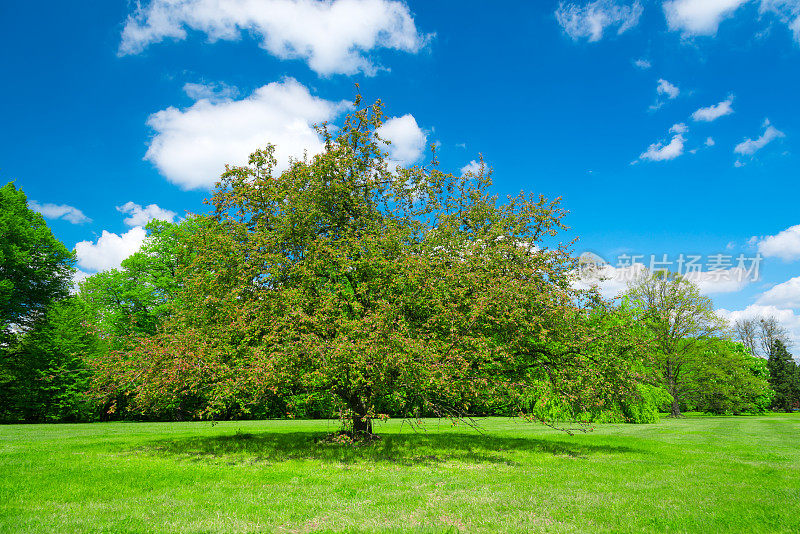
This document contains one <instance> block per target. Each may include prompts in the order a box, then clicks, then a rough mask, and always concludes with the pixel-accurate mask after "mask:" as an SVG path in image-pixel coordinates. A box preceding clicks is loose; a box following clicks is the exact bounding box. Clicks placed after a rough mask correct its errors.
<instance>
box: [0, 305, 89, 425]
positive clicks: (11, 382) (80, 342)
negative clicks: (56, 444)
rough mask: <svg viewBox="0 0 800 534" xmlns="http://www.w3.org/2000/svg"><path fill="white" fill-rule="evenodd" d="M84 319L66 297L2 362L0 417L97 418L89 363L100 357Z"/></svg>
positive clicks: (81, 310) (34, 419)
mask: <svg viewBox="0 0 800 534" xmlns="http://www.w3.org/2000/svg"><path fill="white" fill-rule="evenodd" d="M87 318H88V315H87V310H86V307H85V305H84V304H83V303H82V302H81V301H80V299H78V298H77V297H68V298H64V299H61V300H59V301H57V302H55V303H53V304H52V305H51V306H50V307H49V308H48V310H47V312H46V313H45V316H44V317H42V318H41V319H40V320H39V321H37V322H36V323H35V324H34V325H33V327H32V328H30V329H29V330H28V331H26V332H25V333H24V334H21V335H20V336H19V338H18V340H17V342H16V343H14V345H13V346H12V347H11V349H10V350H9V352H8V354H7V357H6V358H5V361H4V366H3V368H4V370H5V380H3V379H2V378H0V381H2V382H4V383H2V384H0V419H2V420H6V421H26V422H54V421H89V420H92V419H93V418H94V417H95V416H96V412H97V408H96V406H97V405H96V402H95V401H94V400H93V399H92V398H91V397H90V395H89V390H90V386H91V379H92V373H91V369H90V365H89V361H88V360H89V359H91V358H95V357H97V356H98V353H99V351H100V350H101V345H100V342H99V339H98V338H97V337H96V336H95V335H94V334H92V333H90V332H89V330H88V329H87V327H86V321H87Z"/></svg>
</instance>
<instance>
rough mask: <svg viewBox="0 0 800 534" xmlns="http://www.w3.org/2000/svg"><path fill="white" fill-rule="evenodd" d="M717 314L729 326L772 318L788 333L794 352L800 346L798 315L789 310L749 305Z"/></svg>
mask: <svg viewBox="0 0 800 534" xmlns="http://www.w3.org/2000/svg"><path fill="white" fill-rule="evenodd" d="M717 314H718V315H719V316H721V317H723V318H724V319H727V320H728V321H729V322H730V323H731V324H733V323H734V322H735V321H737V320H739V319H757V318H761V317H774V318H775V319H777V321H778V322H779V323H780V324H781V325H782V326H783V327H784V328H786V329H787V330H788V331H789V338H790V340H791V341H792V345H793V346H794V347H795V351H796V350H797V347H798V346H800V315H797V314H796V313H795V312H794V311H792V310H790V309H786V308H780V307H777V306H773V305H763V304H751V305H750V306H748V307H747V308H745V309H743V310H735V311H731V310H726V309H724V308H721V309H718V310H717Z"/></svg>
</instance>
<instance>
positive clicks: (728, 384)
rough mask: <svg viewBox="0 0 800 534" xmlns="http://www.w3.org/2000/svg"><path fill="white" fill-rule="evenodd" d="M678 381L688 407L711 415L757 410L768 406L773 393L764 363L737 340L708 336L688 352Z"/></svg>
mask: <svg viewBox="0 0 800 534" xmlns="http://www.w3.org/2000/svg"><path fill="white" fill-rule="evenodd" d="M682 374H683V376H682V377H681V380H680V383H679V389H680V391H681V397H682V398H683V400H684V402H685V403H686V405H687V406H688V407H689V408H690V409H692V410H698V411H704V412H710V413H715V414H736V415H738V414H742V413H760V412H763V411H765V410H767V409H769V407H770V405H771V403H772V398H773V396H774V392H773V391H772V389H771V388H770V384H769V370H768V368H767V362H766V361H765V360H764V359H762V358H759V357H757V356H752V355H751V354H750V351H749V350H748V349H747V348H745V346H744V345H742V344H740V343H734V342H732V341H728V340H726V339H709V340H706V341H704V342H702V343H698V344H695V348H694V349H693V350H692V351H691V352H690V353H689V354H688V356H687V361H686V364H685V365H684V368H683V372H682Z"/></svg>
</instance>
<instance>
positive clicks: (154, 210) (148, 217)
mask: <svg viewBox="0 0 800 534" xmlns="http://www.w3.org/2000/svg"><path fill="white" fill-rule="evenodd" d="M117 211H119V212H121V213H127V214H128V215H130V217H127V218H125V220H124V221H123V222H124V223H125V224H127V225H128V226H145V225H147V223H149V222H150V221H152V220H159V221H167V222H173V221H174V220H175V217H176V216H177V215H178V214H177V213H175V212H174V211H170V210H165V209H163V208H160V207H158V205H156V204H150V205H149V206H146V207H144V208H143V207H142V206H140V205H139V204H136V203H134V202H126V203H125V204H123V205H122V206H117Z"/></svg>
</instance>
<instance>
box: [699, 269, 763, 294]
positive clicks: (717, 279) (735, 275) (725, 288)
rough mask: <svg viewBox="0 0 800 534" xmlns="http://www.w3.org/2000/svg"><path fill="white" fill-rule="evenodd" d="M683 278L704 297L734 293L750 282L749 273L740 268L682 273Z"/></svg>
mask: <svg viewBox="0 0 800 534" xmlns="http://www.w3.org/2000/svg"><path fill="white" fill-rule="evenodd" d="M684 277H685V278H686V279H687V280H689V281H690V282H692V283H694V284H695V285H697V287H699V288H700V292H701V293H703V294H704V295H713V294H714V293H735V292H736V291H741V290H742V289H744V288H745V287H746V286H747V285H748V284H749V283H750V282H751V281H752V278H751V275H750V273H749V272H748V271H747V270H746V269H744V268H742V267H733V268H731V269H720V270H716V271H690V272H686V273H684Z"/></svg>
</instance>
